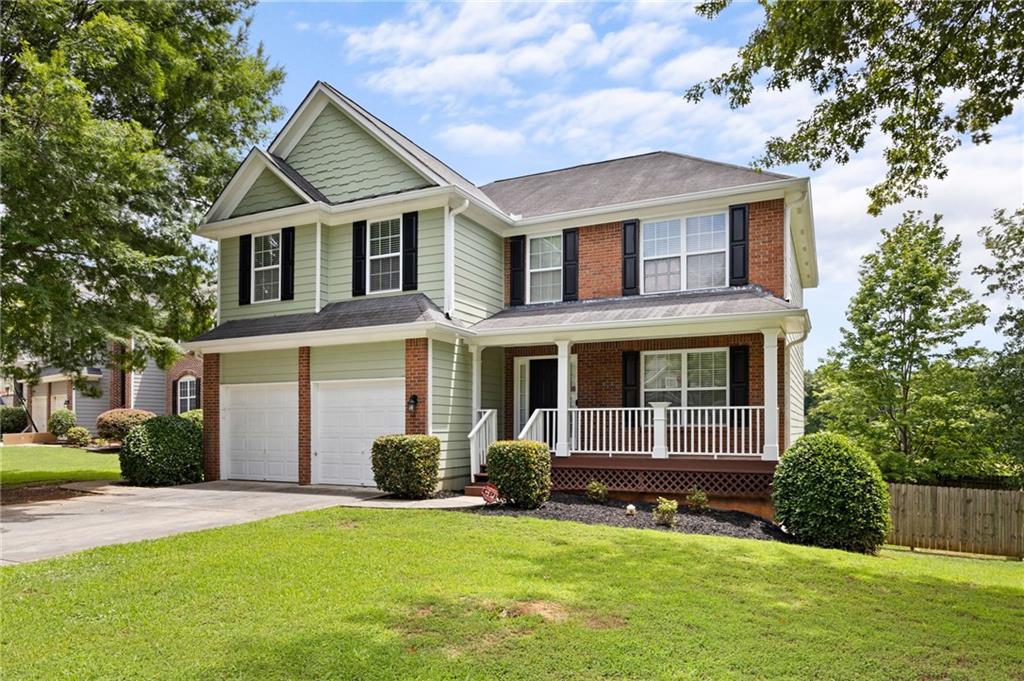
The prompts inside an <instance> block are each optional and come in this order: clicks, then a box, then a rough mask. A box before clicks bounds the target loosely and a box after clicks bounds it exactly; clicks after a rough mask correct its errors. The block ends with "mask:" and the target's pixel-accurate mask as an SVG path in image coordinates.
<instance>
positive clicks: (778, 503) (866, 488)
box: [772, 433, 889, 553]
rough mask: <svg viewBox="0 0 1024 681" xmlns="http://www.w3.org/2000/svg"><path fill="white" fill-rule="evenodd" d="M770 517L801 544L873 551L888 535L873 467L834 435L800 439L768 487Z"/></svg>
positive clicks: (885, 503) (883, 494)
mask: <svg viewBox="0 0 1024 681" xmlns="http://www.w3.org/2000/svg"><path fill="white" fill-rule="evenodd" d="M772 488H773V492H772V496H773V499H774V501H775V518H776V520H777V521H778V522H779V524H781V525H782V526H783V527H784V528H785V529H786V531H788V532H790V533H791V534H793V535H794V536H795V537H796V538H797V539H799V540H800V541H801V542H803V543H805V544H814V545H816V546H821V547H824V548H835V549H845V550H847V551H858V552H861V553H874V552H875V551H877V550H878V547H880V546H881V545H882V542H884V541H885V535H886V534H887V533H888V531H889V490H888V488H887V487H886V485H885V482H884V481H883V480H882V473H881V472H880V471H879V470H878V465H877V464H876V463H875V462H874V461H873V460H872V459H871V457H870V456H868V454H867V453H866V452H865V451H864V450H862V449H860V448H859V447H857V446H856V445H854V444H853V442H851V441H850V440H849V439H847V438H846V437H844V436H842V435H838V434H836V433H814V434H813V435H805V436H803V437H801V438H800V439H799V440H797V441H796V443H795V444H794V445H793V446H792V447H790V448H789V449H788V450H787V451H786V454H785V455H784V456H783V457H782V460H781V461H780V462H779V465H778V467H777V468H776V469H775V479H774V481H773V483H772Z"/></svg>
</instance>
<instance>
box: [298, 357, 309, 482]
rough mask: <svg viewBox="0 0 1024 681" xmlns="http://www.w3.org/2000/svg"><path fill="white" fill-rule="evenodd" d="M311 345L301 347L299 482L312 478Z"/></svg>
mask: <svg viewBox="0 0 1024 681" xmlns="http://www.w3.org/2000/svg"><path fill="white" fill-rule="evenodd" d="M309 398H310V383H309V347H308V346H303V347H300V348H299V484H300V485H308V484H309V483H310V480H311V465H312V457H311V453H312V452H311V450H312V448H311V447H310V429H311V425H310V420H309V410H310V404H309V403H310V399H309Z"/></svg>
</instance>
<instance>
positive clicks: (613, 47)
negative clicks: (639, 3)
mask: <svg viewBox="0 0 1024 681" xmlns="http://www.w3.org/2000/svg"><path fill="white" fill-rule="evenodd" d="M683 36H684V32H683V29H682V27H680V26H678V25H673V24H668V25H660V24H657V23H638V24H631V25H629V26H626V27H625V28H623V29H622V30H621V31H614V32H611V33H607V34H605V36H604V37H603V38H602V39H601V41H600V42H599V43H596V44H595V45H594V46H593V47H592V48H591V50H590V52H589V54H588V55H587V64H588V65H591V66H593V65H598V64H606V65H608V67H609V68H608V75H610V76H611V77H612V78H615V79H617V80H630V79H636V78H639V77H641V76H643V75H644V74H645V73H647V71H649V70H650V68H651V64H652V62H653V61H654V59H655V58H656V57H658V56H660V55H661V54H662V53H664V52H666V51H668V50H670V49H672V48H673V47H679V46H680V45H681V43H682V41H683Z"/></svg>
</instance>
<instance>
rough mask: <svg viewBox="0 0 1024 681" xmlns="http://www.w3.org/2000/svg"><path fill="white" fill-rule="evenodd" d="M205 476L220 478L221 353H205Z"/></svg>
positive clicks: (209, 478) (207, 477)
mask: <svg viewBox="0 0 1024 681" xmlns="http://www.w3.org/2000/svg"><path fill="white" fill-rule="evenodd" d="M202 390H203V477H204V478H205V479H206V480H220V355H219V354H217V353H215V352H211V353H207V354H205V355H203V387H202Z"/></svg>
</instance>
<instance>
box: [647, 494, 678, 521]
mask: <svg viewBox="0 0 1024 681" xmlns="http://www.w3.org/2000/svg"><path fill="white" fill-rule="evenodd" d="M678 512H679V502H678V501H676V500H675V499H666V498H664V497H658V505H657V506H655V507H654V510H653V511H651V515H652V516H654V524H655V525H664V526H665V527H675V526H676V513H678Z"/></svg>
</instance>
